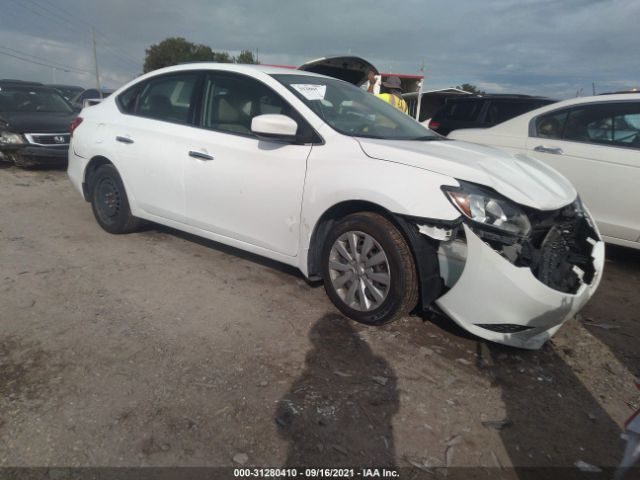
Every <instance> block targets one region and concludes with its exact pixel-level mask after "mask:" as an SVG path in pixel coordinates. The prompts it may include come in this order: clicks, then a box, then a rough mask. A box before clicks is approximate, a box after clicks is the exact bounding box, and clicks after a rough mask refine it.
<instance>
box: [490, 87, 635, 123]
mask: <svg viewBox="0 0 640 480" xmlns="http://www.w3.org/2000/svg"><path fill="white" fill-rule="evenodd" d="M633 100H635V101H639V102H640V93H619V94H614V95H594V96H590V97H577V98H570V99H568V100H561V101H559V102H556V103H551V104H549V105H545V106H544V107H540V108H536V109H535V110H531V111H530V112H526V113H523V114H522V115H519V116H517V117H515V118H512V119H510V120H507V121H506V122H503V123H499V124H498V125H495V126H493V127H491V128H490V130H492V131H495V132H501V133H507V132H516V131H521V130H522V129H523V128H524V129H528V128H529V122H530V121H531V119H533V118H535V117H537V116H539V115H544V114H545V113H549V112H554V111H556V110H562V109H563V108H568V107H572V106H576V105H586V104H593V103H613V102H624V101H633Z"/></svg>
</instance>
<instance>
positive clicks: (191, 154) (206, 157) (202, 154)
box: [189, 150, 213, 160]
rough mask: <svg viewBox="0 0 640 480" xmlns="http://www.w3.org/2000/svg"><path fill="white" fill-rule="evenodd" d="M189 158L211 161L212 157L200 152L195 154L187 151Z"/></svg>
mask: <svg viewBox="0 0 640 480" xmlns="http://www.w3.org/2000/svg"><path fill="white" fill-rule="evenodd" d="M189 156H190V157H193V158H197V159H198V160H213V156H212V155H208V154H206V153H202V152H197V151H195V150H189Z"/></svg>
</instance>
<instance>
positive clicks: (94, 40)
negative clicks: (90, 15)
mask: <svg viewBox="0 0 640 480" xmlns="http://www.w3.org/2000/svg"><path fill="white" fill-rule="evenodd" d="M91 40H92V41H93V62H94V63H95V66H96V87H97V88H98V92H99V93H100V98H102V89H101V88H100V71H99V70H98V52H97V51H96V29H95V28H93V27H91Z"/></svg>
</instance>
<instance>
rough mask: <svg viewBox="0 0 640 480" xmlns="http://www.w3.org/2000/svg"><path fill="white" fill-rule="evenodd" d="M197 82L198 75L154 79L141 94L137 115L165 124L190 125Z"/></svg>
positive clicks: (136, 108)
mask: <svg viewBox="0 0 640 480" xmlns="http://www.w3.org/2000/svg"><path fill="white" fill-rule="evenodd" d="M197 82H198V74H196V73H189V74H180V75H170V76H164V77H158V78H154V79H152V80H150V81H149V82H147V83H146V84H145V86H144V88H143V90H142V92H141V93H140V96H139V99H138V101H137V105H136V106H135V113H136V114H137V115H140V116H141V117H147V118H153V119H156V120H163V121H165V122H172V123H181V124H189V123H191V121H190V119H191V114H192V109H191V107H192V103H193V98H194V93H195V90H196V84H197Z"/></svg>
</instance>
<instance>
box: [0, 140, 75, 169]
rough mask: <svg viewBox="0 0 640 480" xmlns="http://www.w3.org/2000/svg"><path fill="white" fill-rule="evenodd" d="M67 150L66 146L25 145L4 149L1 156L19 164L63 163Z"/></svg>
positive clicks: (65, 161) (65, 160)
mask: <svg viewBox="0 0 640 480" xmlns="http://www.w3.org/2000/svg"><path fill="white" fill-rule="evenodd" d="M68 150H69V149H68V147H67V146H65V147H56V148H52V147H39V146H35V145H27V146H24V147H21V148H12V149H4V150H2V157H3V159H4V160H6V161H10V162H14V163H15V164H16V165H20V166H31V165H65V164H66V163H67V153H68Z"/></svg>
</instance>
